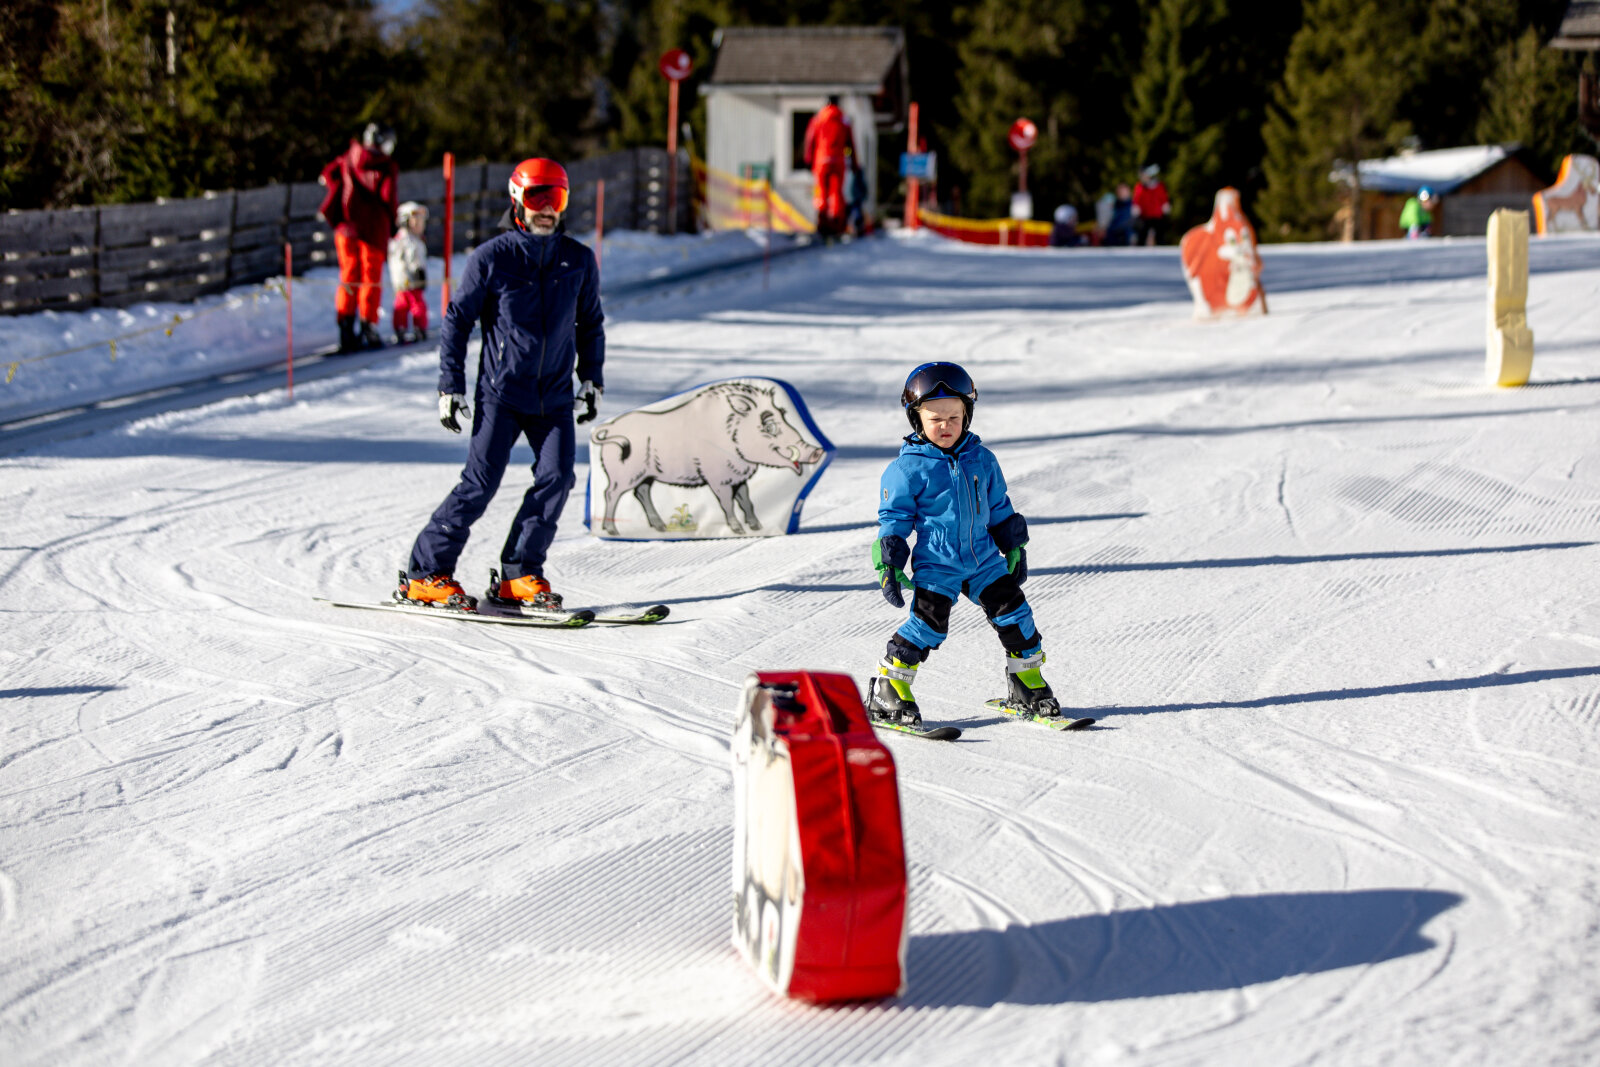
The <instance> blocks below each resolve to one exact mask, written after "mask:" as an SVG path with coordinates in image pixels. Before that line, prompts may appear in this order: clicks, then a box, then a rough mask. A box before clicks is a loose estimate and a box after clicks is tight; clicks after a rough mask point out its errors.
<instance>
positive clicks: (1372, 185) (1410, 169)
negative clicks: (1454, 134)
mask: <svg viewBox="0 0 1600 1067" xmlns="http://www.w3.org/2000/svg"><path fill="white" fill-rule="evenodd" d="M1521 147H1522V146H1521V145H1519V144H1516V143H1515V142H1512V143H1510V144H1479V145H1469V146H1467V147H1465V148H1440V149H1437V150H1435V151H1432V152H1411V153H1408V154H1406V155H1400V156H1390V157H1389V158H1388V159H1363V160H1362V161H1361V162H1360V164H1358V168H1359V170H1360V172H1361V188H1363V189H1373V190H1376V191H1377V192H1380V193H1414V192H1416V191H1417V190H1418V189H1420V188H1422V187H1423V186H1424V185H1426V186H1427V187H1428V188H1429V189H1432V190H1433V191H1434V192H1436V193H1448V192H1453V191H1454V190H1456V189H1459V188H1460V187H1461V186H1463V185H1465V184H1466V183H1467V182H1470V181H1471V180H1472V179H1474V178H1476V177H1477V176H1478V175H1480V174H1482V173H1483V172H1484V171H1486V170H1488V169H1489V168H1490V167H1493V166H1494V165H1495V164H1496V163H1499V162H1500V161H1501V160H1503V159H1505V158H1506V157H1507V156H1509V155H1511V154H1512V153H1514V152H1515V151H1516V150H1517V149H1519V148H1521Z"/></svg>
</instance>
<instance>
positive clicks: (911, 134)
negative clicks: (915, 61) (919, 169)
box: [906, 103, 922, 230]
mask: <svg viewBox="0 0 1600 1067" xmlns="http://www.w3.org/2000/svg"><path fill="white" fill-rule="evenodd" d="M916 150H917V105H916V104H915V103H913V104H912V105H911V114H910V119H909V121H908V122H907V123H906V151H907V152H915V151H916ZM921 199H922V183H921V182H920V181H918V180H917V179H915V178H907V179H906V229H908V230H914V229H916V228H917V225H918V219H917V206H918V202H919V201H920V200H921Z"/></svg>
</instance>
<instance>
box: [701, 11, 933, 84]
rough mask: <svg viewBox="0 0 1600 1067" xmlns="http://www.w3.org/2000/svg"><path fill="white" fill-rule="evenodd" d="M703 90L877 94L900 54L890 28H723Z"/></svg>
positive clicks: (900, 38)
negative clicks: (790, 89)
mask: <svg viewBox="0 0 1600 1067" xmlns="http://www.w3.org/2000/svg"><path fill="white" fill-rule="evenodd" d="M715 43H716V47H717V56H716V66H715V67H714V68H713V69H712V72H711V77H710V79H709V84H710V85H712V86H716V87H718V88H729V87H745V86H769V87H770V86H800V87H817V88H820V89H824V90H828V91H840V90H852V91H862V92H867V93H877V92H880V91H882V89H883V87H884V84H885V82H886V81H887V80H888V79H889V77H890V76H891V75H892V74H894V72H895V68H896V66H897V65H898V64H900V62H901V61H902V57H903V54H904V52H905V47H906V41H905V33H904V32H903V31H902V30H900V29H898V28H896V27H892V26H729V27H724V28H722V29H719V30H718V31H717V34H716V40H715Z"/></svg>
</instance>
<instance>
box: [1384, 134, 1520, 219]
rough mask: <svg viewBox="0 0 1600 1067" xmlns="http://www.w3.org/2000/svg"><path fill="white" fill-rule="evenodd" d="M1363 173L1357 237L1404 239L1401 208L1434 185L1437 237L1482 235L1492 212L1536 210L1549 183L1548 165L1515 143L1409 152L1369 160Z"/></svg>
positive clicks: (1432, 188)
mask: <svg viewBox="0 0 1600 1067" xmlns="http://www.w3.org/2000/svg"><path fill="white" fill-rule="evenodd" d="M1358 171H1359V174H1360V182H1361V201H1360V203H1361V209H1360V216H1359V219H1358V226H1357V232H1356V237H1357V238H1358V239H1361V240H1369V241H1371V240H1385V239H1390V238H1396V237H1404V236H1405V231H1403V230H1401V229H1400V211H1401V209H1402V208H1403V207H1405V203H1406V201H1407V200H1409V199H1410V198H1411V197H1412V196H1414V195H1416V193H1417V191H1418V190H1419V189H1422V188H1427V189H1431V190H1432V191H1433V194H1434V196H1435V197H1437V198H1438V201H1439V202H1438V203H1437V204H1436V205H1435V206H1434V208H1433V236H1435V237H1482V236H1483V235H1484V234H1485V232H1487V230H1488V226H1489V216H1490V214H1492V213H1493V212H1494V211H1495V210H1496V209H1498V208H1503V207H1508V208H1513V209H1515V210H1517V211H1528V210H1531V205H1532V203H1533V194H1534V193H1536V192H1538V191H1539V190H1541V189H1543V188H1544V187H1545V186H1547V185H1549V184H1550V178H1551V175H1550V174H1549V173H1548V171H1546V169H1545V168H1544V166H1543V164H1541V163H1540V162H1539V161H1538V160H1537V159H1535V158H1533V156H1532V155H1531V154H1530V153H1528V152H1527V151H1525V150H1524V149H1523V148H1522V146H1521V145H1519V144H1516V143H1515V142H1512V143H1509V144H1498V145H1471V146H1468V147H1464V148H1442V149H1438V150H1436V151H1431V152H1408V153H1404V154H1402V155H1398V156H1390V157H1389V158H1388V159H1364V160H1362V161H1361V163H1360V165H1359V167H1358Z"/></svg>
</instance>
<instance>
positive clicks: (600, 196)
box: [594, 82, 677, 270]
mask: <svg viewBox="0 0 1600 1067" xmlns="http://www.w3.org/2000/svg"><path fill="white" fill-rule="evenodd" d="M673 84H674V85H676V84H677V83H676V82H674V83H673ZM605 235H606V180H605V179H604V178H601V179H600V180H599V181H598V182H596V183H595V186H594V269H595V270H599V269H600V246H601V243H602V242H603V241H604V240H605Z"/></svg>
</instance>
